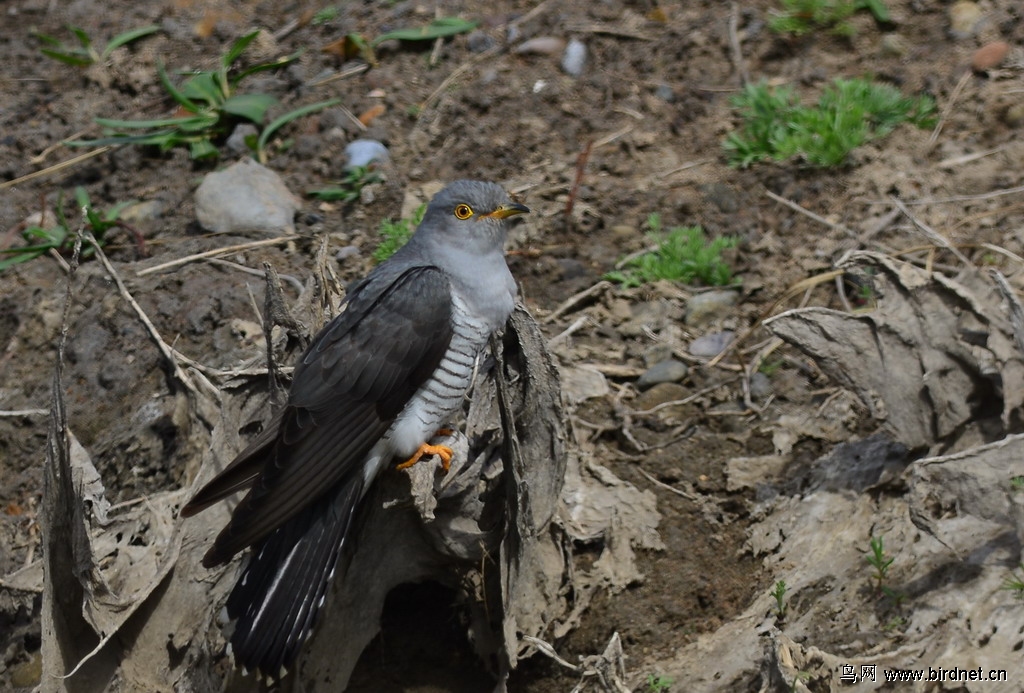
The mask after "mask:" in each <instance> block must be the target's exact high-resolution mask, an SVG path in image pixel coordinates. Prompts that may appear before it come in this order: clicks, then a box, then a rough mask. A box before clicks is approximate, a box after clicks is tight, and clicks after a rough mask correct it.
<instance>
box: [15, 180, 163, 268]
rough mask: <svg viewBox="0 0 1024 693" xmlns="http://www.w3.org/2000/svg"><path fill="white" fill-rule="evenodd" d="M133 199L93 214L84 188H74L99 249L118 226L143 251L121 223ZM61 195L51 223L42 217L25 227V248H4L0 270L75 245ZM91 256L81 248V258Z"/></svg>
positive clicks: (139, 239) (87, 249)
mask: <svg viewBox="0 0 1024 693" xmlns="http://www.w3.org/2000/svg"><path fill="white" fill-rule="evenodd" d="M132 204H135V200H129V201H127V202H121V203H119V204H117V205H114V206H113V207H111V208H110V209H108V210H106V211H97V210H96V208H95V207H93V205H92V202H91V201H90V200H89V194H88V193H86V191H85V189H84V188H81V187H79V188H75V205H76V208H77V209H79V210H82V209H84V210H85V220H84V221H85V227H86V229H87V230H89V231H91V232H92V234H93V236H94V237H95V238H96V242H97V243H98V244H99V245H100V246H103V245H105V244H106V235H107V232H108V231H110V230H111V229H112V228H115V227H121V228H123V229H126V230H128V231H129V232H130V233H131V234H132V235H133V236H134V237H135V241H136V243H137V244H138V247H139V250H140V252H142V250H143V246H142V236H141V235H140V234H139V232H138V231H136V230H135V229H134V228H132V227H131V226H129V225H128V224H126V223H125V222H123V221H121V219H120V218H119V217H120V215H121V212H122V211H124V209H125V208H126V207H128V206H130V205H132ZM63 208H64V195H63V194H61V195H60V196H59V197H58V199H57V210H56V219H55V223H54V224H52V225H49V224H46V221H45V215H44V220H43V222H42V225H38V226H29V227H27V228H25V229H24V230H23V231H22V232H21V237H22V239H23V240H24V241H25V242H26V244H27V245H23V246H21V247H18V248H5V249H2V250H0V271H3V270H5V269H7V268H8V267H12V266H14V265H17V264H21V263H22V262H28V261H29V260H32V259H34V258H37V257H39V256H40V255H45V254H47V253H49V252H50V251H51V250H55V251H57V252H58V253H66V252H69V251H70V250H71V248H72V246H73V245H74V242H75V233H74V231H73V230H72V226H71V224H69V223H68V219H67V217H66V216H65V215H64V209H63ZM92 253H93V250H92V247H91V246H88V247H86V246H83V248H82V257H89V256H90V255H91V254H92Z"/></svg>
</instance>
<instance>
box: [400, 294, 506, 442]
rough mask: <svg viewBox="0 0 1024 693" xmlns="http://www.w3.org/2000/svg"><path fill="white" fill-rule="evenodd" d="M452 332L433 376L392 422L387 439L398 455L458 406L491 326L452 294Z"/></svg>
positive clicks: (430, 433)
mask: <svg viewBox="0 0 1024 693" xmlns="http://www.w3.org/2000/svg"><path fill="white" fill-rule="evenodd" d="M452 307H453V311H452V327H453V331H454V333H453V335H452V341H451V345H450V346H449V347H448V351H447V352H446V353H445V355H444V357H443V358H442V359H441V363H440V364H439V365H438V367H437V370H435V371H434V375H433V377H431V378H430V379H428V380H427V382H425V383H424V384H423V386H422V387H421V388H420V389H419V391H417V392H416V394H415V395H414V396H413V398H412V399H411V400H410V401H409V404H408V405H406V407H405V409H403V410H402V413H401V414H399V416H398V419H396V420H395V423H394V424H392V426H391V428H390V429H389V431H388V434H387V438H388V440H389V441H390V447H391V449H392V450H393V451H394V454H395V455H396V456H398V457H402V456H409V455H412V454H413V453H414V452H415V451H416V449H417V448H418V447H419V446H420V444H421V443H424V442H426V441H428V440H429V439H430V438H432V437H433V436H434V435H435V434H436V433H437V431H438V429H440V428H442V427H443V426H444V425H445V424H447V423H449V420H450V418H451V416H452V415H453V414H454V413H455V412H456V411H457V410H458V409H459V407H460V406H461V405H462V399H463V397H465V395H466V390H468V389H469V386H470V383H471V382H472V380H473V372H474V369H475V367H476V361H477V357H478V356H479V355H480V352H481V351H483V349H484V347H486V346H487V340H488V339H489V338H490V335H491V325H490V324H489V322H488V321H486V320H483V319H480V318H478V317H476V316H474V315H472V314H471V313H470V311H469V310H468V309H467V306H466V303H465V301H463V300H461V298H460V297H459V296H458V295H453V297H452Z"/></svg>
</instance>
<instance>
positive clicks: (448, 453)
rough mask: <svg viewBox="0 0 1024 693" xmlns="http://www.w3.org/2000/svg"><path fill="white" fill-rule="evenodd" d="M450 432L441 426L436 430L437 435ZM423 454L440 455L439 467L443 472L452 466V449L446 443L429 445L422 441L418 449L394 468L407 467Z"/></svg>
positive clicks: (418, 459) (450, 432)
mask: <svg viewBox="0 0 1024 693" xmlns="http://www.w3.org/2000/svg"><path fill="white" fill-rule="evenodd" d="M451 434H452V431H451V430H449V429H447V428H442V429H441V430H440V431H438V432H437V435H439V436H446V435H451ZM424 455H437V456H438V457H440V458H441V469H443V470H444V473H445V474H447V473H448V470H449V469H450V468H451V466H452V449H451V448H450V447H448V446H447V445H431V444H429V443H423V444H422V445H420V447H419V449H418V450H417V451H416V452H415V453H413V456H412V457H410V458H409V459H407V460H406V461H405V462H403V463H402V464H400V465H398V467H396V469H408V468H409V467H411V466H413V465H414V464H416V463H417V462H419V461H420V458H421V457H423V456H424Z"/></svg>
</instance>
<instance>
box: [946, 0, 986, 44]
mask: <svg viewBox="0 0 1024 693" xmlns="http://www.w3.org/2000/svg"><path fill="white" fill-rule="evenodd" d="M983 16H984V13H983V12H982V11H981V8H980V7H978V4H977V3H975V2H970V0H959V2H954V3H953V5H952V6H951V7H950V8H949V31H950V33H951V34H952V35H953V38H967V37H968V36H973V35H974V34H975V32H976V31H977V30H978V25H979V24H980V23H981V19H982V17H983Z"/></svg>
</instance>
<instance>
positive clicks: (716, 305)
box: [684, 289, 739, 327]
mask: <svg viewBox="0 0 1024 693" xmlns="http://www.w3.org/2000/svg"><path fill="white" fill-rule="evenodd" d="M737 301H739V294H737V293H736V292H735V291H726V290H721V289H720V290H716V291H704V292H702V293H699V294H694V295H693V296H691V297H690V300H689V301H687V303H686V317H685V318H684V320H685V322H686V324H687V325H689V326H691V327H699V326H701V325H706V324H708V323H711V322H714V321H715V320H718V319H720V318H724V317H726V316H727V315H729V314H730V313H732V309H733V307H734V306H735V305H736V303H737Z"/></svg>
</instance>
